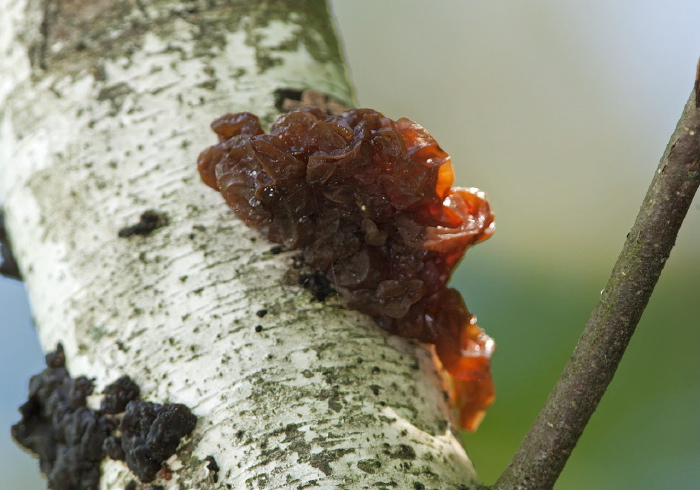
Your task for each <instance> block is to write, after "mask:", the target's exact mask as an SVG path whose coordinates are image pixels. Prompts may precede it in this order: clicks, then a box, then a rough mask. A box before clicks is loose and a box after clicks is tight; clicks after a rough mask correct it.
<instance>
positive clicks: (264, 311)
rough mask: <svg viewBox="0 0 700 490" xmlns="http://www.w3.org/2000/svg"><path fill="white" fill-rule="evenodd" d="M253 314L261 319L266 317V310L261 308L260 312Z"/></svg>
mask: <svg viewBox="0 0 700 490" xmlns="http://www.w3.org/2000/svg"><path fill="white" fill-rule="evenodd" d="M255 314H256V315H258V316H259V317H260V318H262V317H264V316H265V315H267V310H266V309H264V308H263V309H262V310H258V311H256V312H255Z"/></svg>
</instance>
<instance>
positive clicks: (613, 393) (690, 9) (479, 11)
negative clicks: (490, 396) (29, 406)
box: [0, 0, 700, 490]
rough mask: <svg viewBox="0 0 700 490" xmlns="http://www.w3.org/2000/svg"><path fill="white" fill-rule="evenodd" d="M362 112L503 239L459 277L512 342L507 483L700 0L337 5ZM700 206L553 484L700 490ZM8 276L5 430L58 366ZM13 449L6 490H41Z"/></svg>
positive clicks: (655, 132)
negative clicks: (425, 151)
mask: <svg viewBox="0 0 700 490" xmlns="http://www.w3.org/2000/svg"><path fill="white" fill-rule="evenodd" d="M331 3H332V6H333V9H334V12H335V14H336V17H337V20H338V24H339V30H340V32H341V35H342V37H343V38H344V41H345V47H346V51H347V56H348V61H349V64H350V66H351V71H352V73H351V76H352V79H353V80H354V82H355V84H356V87H357V93H358V97H359V100H360V103H361V105H363V106H367V107H372V108H375V109H378V110H380V111H383V112H384V113H385V114H387V115H388V116H391V117H400V116H406V117H410V118H411V119H414V120H415V121H417V122H419V123H420V124H422V125H423V126H424V127H426V128H427V129H428V130H429V131H430V132H431V133H432V134H433V135H434V136H435V137H436V138H437V139H438V141H440V143H441V145H442V146H443V148H445V149H446V150H447V151H448V152H450V153H451V154H452V156H453V160H454V164H455V168H456V173H457V185H461V186H468V187H472V186H474V187H479V188H481V189H483V190H485V191H486V192H488V194H489V197H490V199H491V203H492V206H493V208H494V209H495V211H496V214H497V221H496V222H497V232H496V234H495V236H494V237H493V238H492V239H490V240H489V241H487V242H485V243H484V244H483V245H479V246H478V247H476V248H475V249H473V250H470V251H469V252H468V253H467V257H466V259H465V261H464V262H463V264H462V265H461V266H460V268H459V269H458V271H457V273H456V275H455V278H454V280H453V284H455V285H456V287H458V288H459V289H460V290H461V291H462V293H463V294H464V296H465V298H466V301H467V304H468V305H469V307H470V309H471V310H472V311H474V312H475V313H476V314H478V316H479V324H480V325H481V326H482V327H484V328H485V329H486V330H487V331H488V333H489V334H490V335H491V336H493V337H494V338H495V339H496V341H497V343H498V351H497V353H496V356H495V359H494V364H493V368H494V375H495V378H496V383H497V389H498V399H497V401H496V403H495V405H494V406H493V408H492V409H491V411H490V412H489V414H488V415H487V417H486V419H485V420H484V422H483V423H482V426H481V428H480V429H479V430H478V431H477V432H476V433H475V434H469V435H466V436H465V438H464V441H465V445H466V447H467V450H468V452H469V454H470V457H471V458H472V459H473V460H474V462H475V464H476V467H477V471H478V472H479V475H480V476H481V478H482V479H483V480H484V482H485V483H493V481H494V480H495V479H496V478H497V476H498V474H499V473H500V471H501V470H502V469H503V468H504V467H505V465H506V464H507V463H508V460H509V458H510V456H511V455H512V454H513V452H514V451H515V448H516V447H517V445H518V444H519V442H520V440H521V439H522V437H523V436H524V434H525V432H526V431H527V429H528V427H529V425H530V423H531V422H532V420H533V419H534V417H535V415H536V413H537V411H538V410H539V408H540V407H541V405H542V403H543V402H544V399H545V398H546V396H547V393H548V391H549V389H550V388H551V386H552V384H553V383H554V382H555V380H556V378H557V376H558V373H559V372H560V370H561V369H562V367H563V365H564V363H565V362H566V360H567V359H568V357H569V355H570V353H571V350H572V349H573V346H574V344H575V342H576V340H577V338H578V336H579V335H580V332H581V330H582V328H583V326H584V324H585V323H586V321H587V319H588V315H589V313H590V310H591V308H592V307H593V305H594V304H595V301H596V299H597V296H598V294H599V292H600V290H601V289H603V286H604V284H605V281H606V279H607V276H608V274H609V271H610V269H611V267H612V265H613V263H614V261H615V259H616V258H617V254H618V252H619V249H620V247H621V246H622V243H623V241H624V238H625V235H626V233H627V231H628V230H629V228H630V226H631V225H632V222H633V220H634V217H635V215H636V212H637V209H638V206H639V203H640V202H641V199H642V197H643V196H644V193H645V191H646V187H647V185H648V183H649V181H650V179H651V176H652V174H653V172H654V170H655V168H656V165H657V163H658V159H659V157H660V156H661V154H662V153H663V150H664V147H665V145H666V142H667V141H668V138H669V136H670V134H671V133H672V132H673V129H674V127H675V124H676V121H677V119H678V117H679V115H680V113H681V110H682V108H683V105H684V104H685V101H686V99H687V97H688V94H689V93H690V90H691V88H692V84H693V79H694V76H695V63H696V62H697V59H698V56H700V27H699V26H700V2H698V1H697V0H669V1H661V0H658V1H644V0H642V1H632V0H615V1H612V2H610V1H602V0H588V1H583V0H559V1H555V0H540V1H527V0H507V1H506V0H504V1H489V2H486V1H456V0H453V1H447V0H441V1H432V2H428V1H427V0H424V1H416V0H412V1H409V0H381V1H378V0H352V1H351V0H334V1H332V2H331ZM699 293H700V200H698V199H696V201H695V203H694V205H693V207H692V209H691V211H690V213H689V215H688V218H687V220H686V223H685V224H684V227H683V229H682V230H681V235H680V237H679V239H678V243H677V247H676V249H675V250H674V252H673V254H672V256H671V259H670V260H669V261H668V264H667V266H666V270H665V271H664V274H663V275H662V278H661V281H660V283H659V286H658V287H657V290H656V291H655V293H654V295H653V297H652V299H651V303H650V306H649V308H648V309H647V311H646V313H645V315H644V317H643V319H642V323H641V324H640V326H639V330H638V333H637V334H636V337H635V339H634V340H633V341H632V344H631V346H630V348H629V350H628V353H627V355H626V357H625V359H624V360H623V362H622V365H621V367H620V369H619V371H618V375H617V377H616V378H615V380H614V382H613V384H612V386H611V388H610V390H609V392H608V393H607V394H606V396H605V397H604V398H603V401H602V402H601V405H600V407H599V409H598V411H597V412H596V413H595V415H594V416H593V419H592V421H591V423H590V424H589V426H588V428H587V430H586V432H585V434H584V436H583V438H582V440H581V442H580V444H579V446H578V447H577V448H576V450H575V451H574V453H573V456H572V458H571V461H570V463H569V465H568V466H567V468H566V469H565V471H564V473H563V475H562V477H561V479H560V480H559V483H558V484H557V486H556V488H557V489H562V490H579V489H580V490H583V489H586V490H590V489H592V488H595V489H599V490H607V489H611V490H612V489H615V490H625V489H635V490H639V489H665V488H674V489H693V488H700V483H699V482H700V421H699V420H698V413H699V412H700V410H698V406H699V404H700V379H699V375H700V356H698V354H697V350H698V348H699V347H700V296H699ZM23 294H24V293H23V291H22V287H21V285H20V284H18V283H15V282H12V281H8V280H0V308H1V310H0V311H2V328H0V369H1V370H2V372H3V375H2V377H0V390H2V391H1V392H2V393H3V397H2V399H0V425H1V426H2V427H5V429H4V430H5V431H6V432H5V433H6V434H7V431H9V426H10V424H11V423H13V422H14V421H16V420H17V419H18V414H17V412H16V408H17V406H18V405H19V404H20V403H22V400H23V398H24V397H25V396H26V389H27V380H28V378H29V376H30V375H31V374H33V373H35V372H37V371H39V370H40V369H41V368H42V364H43V359H42V354H41V353H40V350H39V347H38V343H37V341H36V339H35V337H34V332H33V331H32V327H31V323H30V317H29V311H28V308H27V306H26V302H25V299H24V296H23ZM36 468H37V466H36V463H35V462H34V461H33V460H32V459H31V458H30V457H29V456H27V455H24V454H23V453H22V452H21V451H20V450H19V449H18V448H17V447H15V446H14V445H13V443H12V442H11V441H10V439H9V437H3V438H0V488H1V489H3V490H20V489H21V490H38V489H40V488H44V485H45V484H44V483H43V481H42V480H41V478H40V477H39V476H38V475H37V472H36V471H37V470H36Z"/></svg>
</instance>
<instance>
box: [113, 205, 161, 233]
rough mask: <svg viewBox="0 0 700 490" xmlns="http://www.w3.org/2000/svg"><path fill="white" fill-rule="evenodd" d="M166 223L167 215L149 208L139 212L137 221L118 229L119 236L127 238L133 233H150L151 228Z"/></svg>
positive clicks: (154, 228)
mask: <svg viewBox="0 0 700 490" xmlns="http://www.w3.org/2000/svg"><path fill="white" fill-rule="evenodd" d="M167 224H168V217H167V216H166V215H165V214H163V213H159V212H158V211H154V210H152V209H149V210H148V211H145V212H143V213H142V214H141V217H140V218H139V221H138V223H136V224H134V225H131V226H126V227H124V228H122V229H121V230H119V237H120V238H127V237H130V236H133V235H143V236H145V235H150V234H151V232H153V230H156V229H158V228H161V227H163V226H165V225H167Z"/></svg>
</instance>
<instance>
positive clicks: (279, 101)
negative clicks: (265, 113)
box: [273, 88, 304, 112]
mask: <svg viewBox="0 0 700 490" xmlns="http://www.w3.org/2000/svg"><path fill="white" fill-rule="evenodd" d="M303 93H304V89H294V88H279V89H277V90H275V91H274V92H273V95H274V97H275V108H276V109H277V110H278V111H280V112H285V111H284V110H283V109H282V106H283V104H284V101H285V100H294V101H297V102H300V101H301V94H303Z"/></svg>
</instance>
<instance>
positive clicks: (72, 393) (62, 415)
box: [12, 344, 196, 490]
mask: <svg viewBox="0 0 700 490" xmlns="http://www.w3.org/2000/svg"><path fill="white" fill-rule="evenodd" d="M65 363H66V357H65V353H64V351H63V347H62V346H61V344H59V345H58V347H57V349H56V351H54V352H51V353H49V354H47V355H46V366H47V367H46V369H44V370H43V371H42V372H41V373H39V374H37V375H35V376H32V378H31V380H30V381H29V397H28V400H27V402H26V403H25V404H24V405H22V406H21V407H20V409H19V411H20V413H21V414H22V419H21V420H20V421H19V422H18V423H16V424H15V425H13V426H12V437H14V439H15V440H16V441H17V442H18V443H19V444H20V445H21V446H23V447H25V448H27V449H28V450H30V451H31V452H33V453H35V454H37V455H38V456H39V465H40V468H41V471H42V473H44V474H45V475H46V477H47V479H48V486H49V488H51V489H53V490H96V489H97V488H99V481H100V476H101V475H100V464H101V462H102V459H104V457H105V456H109V457H111V458H112V459H121V460H125V461H126V463H127V465H128V466H129V468H130V469H131V471H133V472H134V473H135V474H136V476H138V477H139V478H140V479H141V480H142V481H151V480H153V478H155V474H156V473H157V472H158V470H160V468H161V466H162V464H163V462H164V461H165V460H166V459H168V458H169V457H170V456H171V455H173V454H174V453H175V449H176V448H177V446H178V444H179V442H180V438H181V437H184V436H185V435H187V434H189V433H190V432H191V431H192V429H193V428H194V425H195V423H196V418H195V416H194V415H193V414H192V413H191V412H190V410H189V409H188V408H187V407H185V406H184V405H178V404H172V403H166V404H163V405H157V404H154V403H150V402H144V401H140V400H138V397H139V393H140V389H139V387H138V385H137V384H136V383H134V382H133V381H132V380H131V379H130V378H129V377H128V376H122V377H121V378H119V379H118V380H117V381H115V382H114V383H112V384H110V385H108V386H106V387H105V389H104V395H105V396H104V399H103V401H102V405H101V408H100V410H92V409H90V408H88V407H87V397H88V396H89V395H90V394H92V392H93V383H92V381H90V380H89V379H87V378H85V377H84V376H81V377H78V378H71V376H70V375H69V373H68V370H67V369H66V367H65ZM125 410H126V413H125V414H124V415H123V416H121V417H120V414H121V413H122V412H124V411H125ZM116 429H119V431H120V433H121V437H119V436H117V435H115V434H114V431H115V430H116Z"/></svg>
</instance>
